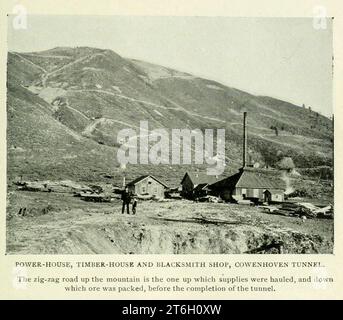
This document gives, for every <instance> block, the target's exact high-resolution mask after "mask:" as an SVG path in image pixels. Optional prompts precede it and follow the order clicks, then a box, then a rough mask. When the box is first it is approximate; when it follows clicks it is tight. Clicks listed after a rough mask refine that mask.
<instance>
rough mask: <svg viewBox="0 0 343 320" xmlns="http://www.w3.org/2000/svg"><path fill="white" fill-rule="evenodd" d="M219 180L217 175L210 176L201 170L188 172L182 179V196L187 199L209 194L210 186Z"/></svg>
mask: <svg viewBox="0 0 343 320" xmlns="http://www.w3.org/2000/svg"><path fill="white" fill-rule="evenodd" d="M216 181H219V178H218V177H217V176H210V175H207V174H206V173H201V172H195V173H191V172H186V174H185V175H184V177H183V179H182V180H181V187H182V191H181V196H182V197H184V198H186V199H194V198H198V197H203V196H206V195H207V194H208V188H207V187H208V186H209V185H210V184H213V183H215V182H216Z"/></svg>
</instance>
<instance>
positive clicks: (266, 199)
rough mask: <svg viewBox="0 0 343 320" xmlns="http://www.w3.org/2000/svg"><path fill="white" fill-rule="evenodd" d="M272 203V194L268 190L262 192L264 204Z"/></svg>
mask: <svg viewBox="0 0 343 320" xmlns="http://www.w3.org/2000/svg"><path fill="white" fill-rule="evenodd" d="M271 201H272V194H271V193H270V191H269V190H265V191H264V202H268V203H269V202H271Z"/></svg>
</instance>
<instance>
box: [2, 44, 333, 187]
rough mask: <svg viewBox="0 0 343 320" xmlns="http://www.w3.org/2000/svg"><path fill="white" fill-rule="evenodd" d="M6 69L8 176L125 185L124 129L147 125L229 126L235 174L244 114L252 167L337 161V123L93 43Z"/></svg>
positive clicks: (133, 171)
mask: <svg viewBox="0 0 343 320" xmlns="http://www.w3.org/2000/svg"><path fill="white" fill-rule="evenodd" d="M7 66H8V69H7V115H8V126H7V146H8V177H9V179H17V178H18V177H19V176H23V177H25V178H27V179H65V178H68V179H75V180H83V181H100V180H104V179H106V177H107V178H111V179H114V180H120V179H121V177H122V175H123V171H122V169H120V167H119V165H118V163H117V159H116V155H117V150H118V146H119V145H118V142H117V133H118V131H119V130H121V129H124V128H132V129H137V130H138V128H139V121H140V120H148V121H149V126H150V129H157V128H166V129H172V128H190V129H201V130H204V129H207V128H213V129H215V128H225V129H226V157H227V162H228V164H227V167H226V173H227V174H228V173H231V172H233V171H234V170H236V169H237V168H238V167H239V166H240V165H241V153H242V152H241V149H242V147H241V145H242V113H243V111H247V112H248V146H249V150H250V151H249V152H250V158H251V159H252V160H253V161H255V162H259V163H260V164H261V165H268V166H277V164H278V162H279V161H280V158H282V157H291V158H292V159H293V161H294V164H295V166H296V167H298V168H314V167H320V166H329V167H332V165H333V126H332V121H331V120H330V119H328V118H326V117H324V116H322V115H320V114H318V113H316V112H314V111H312V110H309V109H306V108H303V107H299V106H296V105H293V104H291V103H288V102H285V101H280V100H277V99H274V98H271V97H264V96H255V95H252V94H249V93H246V92H243V91H241V90H237V89H234V88H230V87H227V86H225V85H223V84H220V83H218V82H215V81H211V80H207V79H203V78H199V77H196V76H193V75H191V74H187V73H184V72H180V71H176V70H172V69H169V68H165V67H162V66H158V65H154V64H151V63H147V62H143V61H138V60H132V59H126V58H123V57H121V56H120V55H118V54H116V53H115V52H113V51H111V50H103V49H96V48H89V47H77V48H68V47H58V48H54V49H51V50H46V51H41V52H31V53H18V52H9V53H8V63H7ZM228 77H229V75H228ZM228 81H229V79H228ZM205 167H206V166H204V165H199V168H200V170H202V169H204V168H205ZM189 168H190V167H189V166H188V167H187V166H169V165H162V166H153V165H132V166H131V165H130V167H129V168H128V169H127V170H126V171H127V173H126V174H127V176H128V178H135V177H137V175H140V174H143V173H144V174H145V173H152V174H154V175H155V176H157V177H160V178H162V179H164V180H165V181H166V182H169V183H171V184H174V185H175V184H176V183H177V181H179V179H180V178H181V176H182V175H183V174H184V172H185V171H186V170H187V169H189ZM193 169H194V168H193Z"/></svg>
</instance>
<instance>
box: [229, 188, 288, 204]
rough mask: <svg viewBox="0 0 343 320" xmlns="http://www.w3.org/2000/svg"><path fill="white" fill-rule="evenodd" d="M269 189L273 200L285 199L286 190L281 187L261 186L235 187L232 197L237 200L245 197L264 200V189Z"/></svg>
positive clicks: (280, 200)
mask: <svg viewBox="0 0 343 320" xmlns="http://www.w3.org/2000/svg"><path fill="white" fill-rule="evenodd" d="M265 190H269V191H270V193H271V195H272V201H275V202H282V201H284V200H285V197H284V191H283V190H281V189H260V188H235V189H234V190H233V191H232V197H233V198H234V199H235V200H242V199H244V196H243V195H245V198H255V199H256V198H258V199H259V200H260V201H264V191H265Z"/></svg>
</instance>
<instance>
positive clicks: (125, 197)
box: [121, 187, 137, 214]
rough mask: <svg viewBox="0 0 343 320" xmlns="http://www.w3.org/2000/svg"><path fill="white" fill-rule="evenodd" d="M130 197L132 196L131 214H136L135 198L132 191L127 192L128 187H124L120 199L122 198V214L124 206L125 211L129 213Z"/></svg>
mask: <svg viewBox="0 0 343 320" xmlns="http://www.w3.org/2000/svg"><path fill="white" fill-rule="evenodd" d="M132 198H133V204H132V214H136V207H137V199H136V198H135V197H134V196H133V195H132V193H130V192H129V189H128V188H127V187H126V188H125V190H124V191H123V193H122V195H121V199H122V200H123V206H122V209H121V213H122V214H124V211H125V207H126V213H127V214H130V203H131V200H132Z"/></svg>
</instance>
